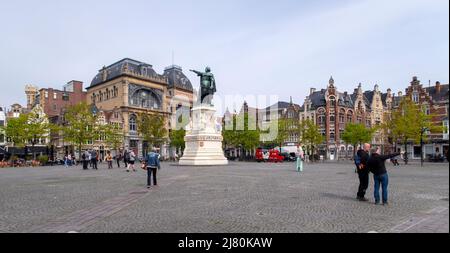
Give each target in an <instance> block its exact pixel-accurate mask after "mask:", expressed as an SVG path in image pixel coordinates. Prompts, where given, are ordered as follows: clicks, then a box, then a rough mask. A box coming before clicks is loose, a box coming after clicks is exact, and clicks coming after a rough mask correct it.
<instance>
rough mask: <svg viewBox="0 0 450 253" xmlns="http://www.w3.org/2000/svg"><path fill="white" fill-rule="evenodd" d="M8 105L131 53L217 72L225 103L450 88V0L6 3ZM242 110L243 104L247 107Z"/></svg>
mask: <svg viewBox="0 0 450 253" xmlns="http://www.w3.org/2000/svg"><path fill="white" fill-rule="evenodd" d="M0 23H1V30H2V36H1V38H0V106H2V107H5V106H7V107H9V106H10V105H11V104H13V103H15V102H19V103H21V104H23V105H25V104H26V98H25V94H24V86H25V85H26V84H33V85H37V86H38V87H40V88H44V87H53V88H58V89H61V88H62V86H63V85H64V84H65V83H67V82H68V81H70V80H73V79H75V80H80V81H83V82H84V83H85V86H86V85H89V84H90V82H91V80H92V78H93V77H94V76H95V75H96V73H97V71H98V70H99V69H100V68H101V67H102V66H104V65H109V64H111V63H114V62H116V61H118V60H120V59H122V58H125V57H129V58H133V59H136V60H139V61H143V62H147V63H150V64H152V65H153V67H154V69H155V70H156V71H157V72H158V73H160V74H162V72H163V70H164V67H166V66H168V65H171V64H172V52H174V55H175V60H174V63H175V64H177V65H180V66H182V67H183V71H184V72H185V73H186V74H187V75H188V77H189V78H190V80H191V82H192V83H193V84H195V85H198V79H197V77H195V75H193V74H192V73H189V72H188V71H187V70H188V69H198V70H202V69H204V67H205V66H206V65H208V66H210V67H211V68H212V71H213V73H214V74H215V76H216V80H217V86H218V90H219V91H218V95H219V96H225V95H236V94H240V95H244V96H245V95H270V94H275V95H277V96H279V98H280V100H284V101H289V96H293V99H294V102H296V103H299V104H302V103H303V100H304V98H305V96H307V95H308V92H309V88H310V87H316V88H318V89H321V88H325V87H326V85H327V83H328V80H329V78H330V76H331V75H333V77H334V80H335V85H336V86H337V87H338V89H339V90H340V91H349V92H352V91H353V89H354V88H355V87H356V86H357V85H358V83H360V82H361V83H362V84H363V88H364V89H366V90H369V89H373V86H374V85H375V84H376V83H377V84H379V86H380V89H382V90H383V91H385V90H386V89H387V88H392V89H393V91H394V92H397V91H399V90H402V91H403V90H404V89H405V88H406V87H407V85H408V84H409V82H410V80H411V77H412V76H413V75H416V76H418V77H419V79H420V80H421V81H422V82H423V83H424V84H426V85H428V80H431V82H432V83H434V82H436V81H440V82H441V83H448V81H449V1H448V0H395V1H392V0H343V1H335V0H329V1H326V0H319V1H317V0H314V1H312V0H311V1H299V0H284V1H283V0H280V1H256V0H246V1H242V0H226V1H225V0H224V1H211V0H209V1H206V0H205V1H203V0H179V1H176V0H172V1H149V0H146V1H139V0H127V1H123V0H120V1H115V0H112V1H111V0H108V1H106V0H105V1H85V0H77V1H57V0H54V1H50V0H41V1H31V0H30V1H23V0H15V1H2V3H1V8H0ZM237 109H239V108H237Z"/></svg>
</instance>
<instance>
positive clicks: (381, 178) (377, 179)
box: [373, 173, 389, 203]
mask: <svg viewBox="0 0 450 253" xmlns="http://www.w3.org/2000/svg"><path fill="white" fill-rule="evenodd" d="M373 181H374V183H375V185H374V193H373V195H374V198H375V202H376V203H380V184H381V191H382V195H383V196H382V198H383V203H387V201H388V184H389V176H388V174H387V173H385V174H383V175H378V176H377V175H373Z"/></svg>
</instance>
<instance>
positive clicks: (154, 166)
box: [142, 148, 161, 189]
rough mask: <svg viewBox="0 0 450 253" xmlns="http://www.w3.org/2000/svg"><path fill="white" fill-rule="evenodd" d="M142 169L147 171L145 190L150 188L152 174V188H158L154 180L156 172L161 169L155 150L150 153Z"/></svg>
mask: <svg viewBox="0 0 450 253" xmlns="http://www.w3.org/2000/svg"><path fill="white" fill-rule="evenodd" d="M142 168H143V169H145V170H147V189H150V188H151V187H152V182H151V177H152V174H153V186H154V187H158V182H157V180H156V171H157V170H160V169H161V163H160V161H159V154H158V152H157V150H156V149H155V148H153V149H152V151H150V152H149V153H148V154H147V156H146V158H145V159H144V163H143V166H142Z"/></svg>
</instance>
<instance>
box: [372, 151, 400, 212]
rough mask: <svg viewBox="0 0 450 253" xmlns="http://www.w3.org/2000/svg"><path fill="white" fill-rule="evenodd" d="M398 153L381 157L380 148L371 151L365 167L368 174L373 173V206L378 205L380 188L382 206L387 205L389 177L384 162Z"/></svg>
mask: <svg viewBox="0 0 450 253" xmlns="http://www.w3.org/2000/svg"><path fill="white" fill-rule="evenodd" d="M398 155H399V153H394V154H390V155H381V154H380V148H375V149H374V150H373V151H372V156H371V157H370V158H369V161H368V162H367V167H368V168H369V170H370V172H372V173H373V181H374V193H373V195H374V198H375V204H376V205H377V204H379V203H380V186H381V191H382V201H383V205H387V204H388V184H389V176H388V173H387V170H386V160H387V159H390V158H392V157H396V156H398Z"/></svg>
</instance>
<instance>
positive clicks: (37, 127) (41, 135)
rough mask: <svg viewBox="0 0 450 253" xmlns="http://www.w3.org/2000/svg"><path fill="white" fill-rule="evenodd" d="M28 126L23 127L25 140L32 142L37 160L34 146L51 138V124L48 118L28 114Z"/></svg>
mask: <svg viewBox="0 0 450 253" xmlns="http://www.w3.org/2000/svg"><path fill="white" fill-rule="evenodd" d="M26 117H27V124H26V125H24V126H23V128H24V129H23V130H24V133H25V136H24V137H25V140H28V141H29V142H31V146H32V149H33V159H34V160H36V153H35V152H34V146H35V145H36V144H37V143H38V142H39V140H42V139H45V138H49V137H50V128H51V127H50V123H49V122H48V120H47V118H45V117H41V116H40V115H39V114H34V113H29V114H26Z"/></svg>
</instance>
